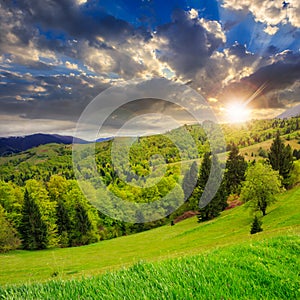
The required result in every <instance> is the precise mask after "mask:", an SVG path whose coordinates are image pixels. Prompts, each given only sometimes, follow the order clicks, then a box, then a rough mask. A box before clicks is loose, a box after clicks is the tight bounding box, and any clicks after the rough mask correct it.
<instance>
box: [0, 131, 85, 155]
mask: <svg viewBox="0 0 300 300" xmlns="http://www.w3.org/2000/svg"><path fill="white" fill-rule="evenodd" d="M50 143H55V144H65V145H68V144H72V143H76V144H86V143H88V142H87V141H85V140H82V139H79V138H75V137H73V136H63V135H58V134H43V133H37V134H32V135H27V136H17V137H3V138H0V156H3V155H8V154H12V153H18V152H22V151H26V150H28V149H30V148H33V147H37V146H40V145H45V144H50Z"/></svg>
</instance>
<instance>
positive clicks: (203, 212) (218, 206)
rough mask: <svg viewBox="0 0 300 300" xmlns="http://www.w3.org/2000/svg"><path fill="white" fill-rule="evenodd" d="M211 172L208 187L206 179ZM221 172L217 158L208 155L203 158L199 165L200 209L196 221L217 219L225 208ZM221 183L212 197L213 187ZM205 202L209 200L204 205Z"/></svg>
mask: <svg viewBox="0 0 300 300" xmlns="http://www.w3.org/2000/svg"><path fill="white" fill-rule="evenodd" d="M211 168H212V170H213V172H214V174H212V181H211V182H210V183H209V185H208V178H209V175H210V170H211ZM221 176H222V170H221V166H220V163H219V161H218V158H217V156H215V155H213V156H212V158H211V157H210V155H209V154H207V155H205V156H204V159H203V161H202V164H201V172H200V176H199V181H198V184H199V185H198V186H199V187H200V189H201V191H202V193H204V194H202V198H201V201H200V207H201V208H200V209H199V214H198V216H197V217H198V221H199V222H203V221H207V220H211V219H213V218H215V217H217V216H218V215H219V214H220V212H221V211H222V210H224V209H225V207H226V206H227V203H226V199H227V197H226V195H224V192H223V189H224V185H223V183H222V181H221ZM220 183H221V186H220V188H219V189H218V191H217V193H216V194H215V195H212V194H211V193H213V191H214V190H215V187H216V186H217V185H218V184H220ZM207 200H210V201H209V202H208V203H206V201H207Z"/></svg>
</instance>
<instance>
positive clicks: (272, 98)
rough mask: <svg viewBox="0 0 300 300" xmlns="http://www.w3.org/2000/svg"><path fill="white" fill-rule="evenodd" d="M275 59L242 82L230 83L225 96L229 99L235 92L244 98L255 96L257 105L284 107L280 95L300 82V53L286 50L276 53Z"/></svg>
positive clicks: (254, 99)
mask: <svg viewBox="0 0 300 300" xmlns="http://www.w3.org/2000/svg"><path fill="white" fill-rule="evenodd" d="M273 60H274V61H275V62H274V63H272V64H269V65H266V66H263V67H261V68H259V69H258V70H257V71H256V72H254V73H253V74H251V75H250V76H248V77H244V78H243V79H241V81H240V82H237V83H233V84H231V85H229V86H228V87H227V88H226V89H225V91H224V95H225V98H226V97H227V98H228V100H229V98H230V97H232V95H234V94H235V95H240V97H242V98H245V96H246V95H247V98H250V97H253V101H255V104H256V106H259V107H272V108H278V107H283V106H284V105H283V103H281V99H280V98H279V97H278V95H279V94H280V93H281V94H282V95H283V94H284V91H285V90H286V89H289V88H292V87H293V85H294V84H295V83H297V82H299V80H300V54H299V53H293V52H292V51H284V52H283V53H280V54H277V55H275V56H274V57H273ZM256 93H257V94H256ZM253 95H254V96H253ZM282 100H285V99H282Z"/></svg>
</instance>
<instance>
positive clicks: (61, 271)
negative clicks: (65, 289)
mask: <svg viewBox="0 0 300 300" xmlns="http://www.w3.org/2000/svg"><path fill="white" fill-rule="evenodd" d="M278 200H279V201H278V202H276V203H275V204H273V205H272V206H271V207H270V208H269V209H268V211H267V216H265V217H264V218H263V229H264V231H263V232H262V233H259V234H256V235H250V234H249V230H250V224H251V220H252V217H251V215H250V212H249V210H246V209H245V207H244V206H240V207H236V208H234V209H232V210H227V211H225V212H223V213H222V214H221V216H220V217H218V218H216V219H214V220H212V221H209V222H205V223H201V224H198V223H197V221H196V218H191V219H188V220H185V221H183V222H180V223H178V224H176V225H175V226H163V227H160V228H157V229H154V230H150V231H146V232H142V233H139V234H135V235H131V236H124V237H120V238H117V239H113V240H107V241H102V242H100V243H96V244H91V245H88V246H83V247H78V248H65V249H48V250H44V251H34V252H32V251H23V250H18V251H12V252H9V253H6V254H1V255H0V265H1V273H0V274H1V275H0V284H1V285H7V284H9V285H11V284H21V283H33V282H44V281H47V280H51V279H53V278H54V277H55V279H60V280H67V279H74V278H81V277H82V276H91V275H96V274H100V273H104V272H107V271H112V270H117V269H121V268H123V267H129V266H132V265H133V264H136V263H138V262H139V261H141V260H143V261H147V262H156V261H162V260H165V259H170V258H182V257H185V256H190V255H194V254H199V253H206V255H210V253H213V252H211V251H212V250H215V249H219V248H227V247H228V246H232V245H238V247H246V248H248V247H249V244H251V243H252V242H255V241H258V240H265V242H264V243H268V242H267V241H268V239H270V238H273V237H282V236H290V235H291V236H295V239H296V237H298V242H299V234H300V206H299V205H300V189H299V188H294V189H293V190H290V191H287V192H285V193H283V194H282V195H280V196H278ZM246 248H245V249H246ZM229 249H230V248H228V250H224V251H228V253H231V251H234V250H229ZM239 249H240V248H239ZM220 251H221V250H220ZM222 251H223V250H222ZM274 251H275V250H274ZM220 253H223V252H220ZM212 255H213V254H212ZM220 255H221V254H220ZM222 255H223V254H222ZM222 255H221V256H222ZM222 257H223V256H222ZM280 259H283V263H284V260H285V259H286V258H285V257H281V258H280ZM170 263H172V262H170ZM274 263H275V262H274ZM282 268H286V266H284V265H283V266H282ZM178 271H179V270H178Z"/></svg>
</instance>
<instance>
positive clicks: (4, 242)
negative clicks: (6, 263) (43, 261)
mask: <svg viewBox="0 0 300 300" xmlns="http://www.w3.org/2000/svg"><path fill="white" fill-rule="evenodd" d="M20 244H21V241H20V239H19V238H18V236H17V231H16V229H15V228H14V227H13V226H12V224H11V223H10V222H9V220H8V219H7V216H6V214H5V211H4V208H3V207H2V206H1V204H0V252H6V251H9V250H12V249H16V248H17V247H18V246H19V245H20Z"/></svg>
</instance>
